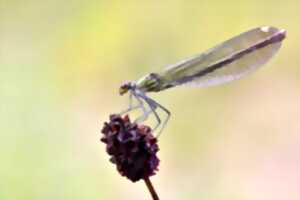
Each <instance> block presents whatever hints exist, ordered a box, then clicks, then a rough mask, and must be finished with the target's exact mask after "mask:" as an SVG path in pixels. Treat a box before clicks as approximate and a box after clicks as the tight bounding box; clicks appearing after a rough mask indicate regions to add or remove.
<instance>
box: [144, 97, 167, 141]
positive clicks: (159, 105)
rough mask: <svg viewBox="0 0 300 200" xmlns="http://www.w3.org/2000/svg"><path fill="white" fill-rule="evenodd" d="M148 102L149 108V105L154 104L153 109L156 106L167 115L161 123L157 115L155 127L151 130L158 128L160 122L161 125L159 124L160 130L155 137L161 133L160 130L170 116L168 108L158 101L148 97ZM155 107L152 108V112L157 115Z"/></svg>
mask: <svg viewBox="0 0 300 200" xmlns="http://www.w3.org/2000/svg"><path fill="white" fill-rule="evenodd" d="M147 101H148V104H149V106H150V108H151V105H155V109H156V108H157V107H158V108H160V109H161V110H162V111H164V112H165V113H166V114H167V117H166V119H165V120H164V121H163V122H162V124H161V123H160V122H161V121H160V119H159V117H158V119H159V120H158V124H157V125H156V127H155V128H154V129H153V130H155V129H157V128H158V126H159V125H160V124H161V125H162V126H161V128H160V130H159V132H158V133H157V136H156V137H159V136H160V134H161V132H162V131H163V129H164V128H165V126H166V124H167V123H168V121H169V119H170V117H171V112H170V111H169V110H168V109H166V108H165V107H164V106H162V105H161V104H159V103H157V102H156V101H154V100H153V99H150V98H148V100H147ZM155 109H154V110H153V113H154V114H155V115H157V116H158V114H157V112H156V111H155Z"/></svg>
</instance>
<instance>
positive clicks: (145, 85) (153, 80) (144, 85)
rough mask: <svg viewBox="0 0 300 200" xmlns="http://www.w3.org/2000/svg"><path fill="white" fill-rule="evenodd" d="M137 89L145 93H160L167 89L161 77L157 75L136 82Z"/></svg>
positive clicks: (152, 74) (147, 76)
mask: <svg viewBox="0 0 300 200" xmlns="http://www.w3.org/2000/svg"><path fill="white" fill-rule="evenodd" d="M136 87H137V88H138V89H140V90H142V91H144V92H158V91H161V90H163V89H165V87H163V81H162V79H161V77H160V76H159V75H158V74H156V73H150V74H148V75H146V76H144V77H142V78H140V79H139V80H138V81H137V82H136Z"/></svg>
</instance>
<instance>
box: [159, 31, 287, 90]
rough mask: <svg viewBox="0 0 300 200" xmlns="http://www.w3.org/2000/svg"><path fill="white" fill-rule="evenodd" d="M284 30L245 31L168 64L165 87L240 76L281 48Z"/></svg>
mask: <svg viewBox="0 0 300 200" xmlns="http://www.w3.org/2000/svg"><path fill="white" fill-rule="evenodd" d="M284 38H285V30H283V29H277V28H274V27H259V28H255V29H252V30H250V31H248V32H245V33H242V34H240V35H238V36H236V37H234V38H232V39H230V40H228V41H225V42H224V43H222V44H220V45H218V46H216V47H214V48H212V49H210V50H208V51H206V52H204V53H203V54H200V55H197V56H194V57H192V58H189V59H186V60H183V61H181V62H178V63H176V64H175V65H172V66H169V67H167V69H166V70H165V71H163V72H162V73H160V75H161V77H162V82H163V85H165V87H167V88H168V87H173V86H176V85H181V84H187V83H189V84H193V85H196V86H200V87H205V86H212V85H218V84H222V83H225V82H229V81H232V80H235V79H239V78H241V77H243V76H244V75H246V74H248V73H249V72H251V71H253V70H254V69H257V68H258V67H260V66H262V65H263V64H265V63H266V62H267V61H268V60H269V59H270V58H271V57H272V56H273V55H274V54H275V53H276V52H277V51H278V49H279V48H280V46H281V41H282V40H283V39H284Z"/></svg>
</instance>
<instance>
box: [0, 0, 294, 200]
mask: <svg viewBox="0 0 300 200" xmlns="http://www.w3.org/2000/svg"><path fill="white" fill-rule="evenodd" d="M299 8H300V1H299V0H287V1H271V0H265V1H258V0H248V1H243V0H242V1H238V0H228V1H214V0H212V1H201V0H199V1H195V0H190V1H184V0H178V1H177V0H175V1H174V0H173V1H169V0H167V1H145V0H140V1H131V0H129V1H114V0H112V1H101V0H99V1H83V0H72V1H58V0H44V1H37V0H27V1H17V0H0V101H1V103H0V120H1V121H0V123H1V125H0V136H1V140H0V158H1V164H0V199H1V200H14V199H24V200H48V199H49V200H52V199H56V200H69V199H70V200H71V199H72V200H83V199H88V200H94V199H95V200H96V199H97V200H102V199H103V200H106V199H111V200H114V199H116V200H123V199H136V200H137V199H139V200H140V199H150V195H149V193H148V191H147V188H146V186H145V185H144V183H143V182H142V181H140V182H138V183H135V184H133V183H131V182H130V181H128V180H127V179H126V178H123V177H120V176H119V174H118V173H117V171H116V170H115V166H114V165H112V164H111V163H110V162H109V161H108V158H109V157H108V155H107V154H106V153H105V146H104V144H103V143H100V141H99V139H100V137H101V133H100V130H101V127H102V124H103V122H104V121H107V120H108V116H109V114H111V113H114V112H119V111H121V110H123V109H125V108H126V106H127V104H128V99H127V98H128V97H127V96H124V97H121V96H119V95H118V87H119V85H120V84H121V83H122V82H123V81H125V80H136V79H138V78H139V77H141V76H143V75H145V74H146V73H148V72H153V71H154V72H155V71H158V70H160V69H161V68H163V67H164V66H166V65H168V64H173V63H174V62H177V61H179V60H180V59H183V58H186V57H189V56H191V55H194V54H197V53H200V52H202V51H204V50H206V49H208V48H210V47H212V46H214V45H216V44H218V43H219V42H222V41H224V40H226V39H229V38H230V37H232V36H235V35H237V34H239V33H241V32H244V31H246V30H248V29H251V28H254V27H257V26H263V25H272V26H275V27H279V28H284V29H286V30H287V39H286V40H285V41H284V42H283V46H282V48H281V49H280V51H279V53H278V54H277V55H276V56H275V57H274V58H273V59H272V60H271V61H270V62H269V63H268V64H267V65H266V66H264V67H263V68H261V69H260V70H258V71H257V72H256V73H254V74H251V75H250V76H247V77H246V78H244V79H242V80H239V81H235V82H232V83H229V84H225V85H222V86H218V87H211V88H206V89H198V88H186V87H178V88H175V89H171V90H168V91H165V92H161V93H157V94H151V97H153V98H154V99H155V100H157V101H158V102H160V103H161V104H163V105H165V106H166V107H167V108H169V109H170V110H171V112H172V118H171V120H170V122H169V124H168V126H167V127H166V129H165V130H164V132H163V135H162V136H161V137H160V141H159V145H160V151H159V157H160V159H161V164H160V171H159V172H158V174H157V175H156V176H154V177H153V178H152V181H153V184H154V186H155V188H156V190H157V192H158V193H159V196H160V197H161V199H170V200H171V199H172V200H179V199H180V200H182V199H184V200H189V199H201V200H206V199H207V200H227V199H230V200H250V199H251V200H252V199H255V200H282V199H289V200H299V199H300V190H299V184H300V170H299V169H300V154H299V152H300V122H299V118H300V92H299V91H300V76H299V73H300V66H299V64H300V56H299V49H300V42H299V38H300V13H299Z"/></svg>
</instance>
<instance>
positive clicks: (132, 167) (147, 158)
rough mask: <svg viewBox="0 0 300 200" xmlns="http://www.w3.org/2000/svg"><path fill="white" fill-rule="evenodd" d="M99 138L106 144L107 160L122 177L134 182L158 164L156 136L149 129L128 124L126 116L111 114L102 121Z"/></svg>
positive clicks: (147, 175) (146, 174) (153, 169)
mask: <svg viewBox="0 0 300 200" xmlns="http://www.w3.org/2000/svg"><path fill="white" fill-rule="evenodd" d="M102 133H103V137H102V138H101V141H102V142H104V143H105V144H106V152H107V153H108V154H109V155H110V156H111V157H110V161H111V162H112V163H114V164H116V166H117V169H118V171H119V172H120V174H121V175H122V176H126V177H127V178H128V179H130V180H131V181H133V182H135V181H138V180H140V179H143V178H145V177H149V176H152V175H154V174H155V171H157V170H158V169H157V167H158V164H159V159H158V158H157V156H156V153H157V152H158V150H159V149H158V145H157V139H156V138H155V137H154V136H153V135H152V133H151V128H150V127H148V126H145V125H138V124H136V123H131V122H130V119H129V117H128V115H126V116H124V117H121V116H120V115H111V116H110V121H109V122H108V123H107V122H105V123H104V127H103V129H102Z"/></svg>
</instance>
